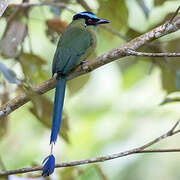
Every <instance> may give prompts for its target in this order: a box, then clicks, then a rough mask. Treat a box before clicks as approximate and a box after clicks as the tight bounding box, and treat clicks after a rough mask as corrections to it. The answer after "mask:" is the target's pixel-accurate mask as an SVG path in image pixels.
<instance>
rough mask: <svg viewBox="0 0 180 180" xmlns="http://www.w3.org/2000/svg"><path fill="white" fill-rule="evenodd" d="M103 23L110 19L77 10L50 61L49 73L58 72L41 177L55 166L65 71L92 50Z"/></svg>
mask: <svg viewBox="0 0 180 180" xmlns="http://www.w3.org/2000/svg"><path fill="white" fill-rule="evenodd" d="M105 23H110V21H109V20H106V19H100V18H98V17H97V16H96V15H95V14H93V13H92V12H80V13H77V14H75V15H74V16H73V20H72V22H71V23H70V24H69V25H68V27H67V28H66V30H65V31H64V33H63V34H62V35H61V37H60V39H59V42H58V45H57V49H56V52H55V55H54V59H53V64H52V74H53V75H54V74H55V73H56V74H57V76H56V91H55V98H54V107H53V120H52V128H51V138H50V144H51V154H50V155H49V156H48V157H46V158H45V160H44V163H45V164H44V167H43V173H42V175H43V176H44V177H45V176H49V175H50V174H52V173H53V172H54V168H55V157H54V156H53V152H52V151H53V145H55V142H56V140H57V136H58V132H59V129H60V125H61V118H62V110H63V103H64V95H65V88H66V80H67V75H68V73H69V72H70V71H71V70H72V69H73V68H74V67H75V66H76V65H78V64H79V63H81V62H82V61H83V60H86V58H87V57H88V56H90V55H91V54H92V53H93V51H94V49H95V47H96V26H98V25H100V24H105Z"/></svg>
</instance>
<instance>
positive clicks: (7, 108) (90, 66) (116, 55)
mask: <svg viewBox="0 0 180 180" xmlns="http://www.w3.org/2000/svg"><path fill="white" fill-rule="evenodd" d="M179 29H180V16H178V17H176V18H174V19H173V20H172V21H171V23H169V21H167V22H166V23H164V24H163V25H161V26H159V27H157V28H155V29H153V30H151V31H149V32H147V33H145V34H143V35H141V36H139V37H137V38H135V39H133V40H131V41H129V42H128V43H125V44H124V45H122V46H120V47H118V48H114V49H112V50H111V51H109V52H107V53H105V54H102V55H101V56H99V57H97V58H96V59H93V60H91V61H88V62H86V63H84V64H83V65H82V66H81V65H79V66H77V67H76V68H75V69H74V70H73V71H72V72H71V73H70V74H69V76H68V80H69V79H73V78H75V77H77V76H80V75H82V74H86V73H88V72H91V71H93V70H95V69H97V68H99V67H101V66H103V65H105V64H107V63H110V62H112V61H115V60H117V59H120V58H123V57H125V56H127V49H131V50H133V51H135V50H136V49H138V48H140V47H142V46H143V45H145V44H146V43H148V42H151V41H154V40H156V39H158V38H160V37H162V36H165V35H167V34H170V33H173V32H175V31H177V30H179ZM55 81H56V80H55V78H51V79H48V80H46V81H44V82H42V83H41V84H39V85H37V86H36V87H34V88H33V91H34V92H35V93H37V94H44V93H46V92H47V91H49V90H51V89H53V88H54V87H55V84H56V82H55ZM28 101H30V98H29V97H28V95H26V94H25V93H22V94H20V95H19V96H17V97H15V98H14V99H12V100H10V101H8V102H7V103H6V104H4V105H2V106H1V107H0V119H1V118H2V117H5V116H7V115H8V114H10V113H11V112H13V111H14V110H16V109H17V108H19V107H21V106H22V105H24V104H25V103H27V102H28Z"/></svg>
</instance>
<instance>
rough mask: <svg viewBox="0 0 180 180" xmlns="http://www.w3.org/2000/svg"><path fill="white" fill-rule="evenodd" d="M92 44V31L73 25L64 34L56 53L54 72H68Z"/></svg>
mask: <svg viewBox="0 0 180 180" xmlns="http://www.w3.org/2000/svg"><path fill="white" fill-rule="evenodd" d="M90 46H91V35H90V33H89V32H88V31H87V30H85V29H83V28H80V27H71V25H70V26H69V27H68V28H67V30H66V31H65V32H64V33H63V34H62V36H61V38H60V40H59V42H58V46H57V49H56V52H55V55H54V59H53V65H52V73H53V74H54V73H57V72H61V73H62V74H64V75H66V74H68V73H69V72H70V71H71V69H72V68H73V67H75V66H76V65H77V64H78V62H79V60H80V58H81V56H82V55H83V54H84V53H85V52H86V51H87V49H88V48H89V47H90Z"/></svg>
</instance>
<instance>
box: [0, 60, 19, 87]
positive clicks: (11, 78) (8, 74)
mask: <svg viewBox="0 0 180 180" xmlns="http://www.w3.org/2000/svg"><path fill="white" fill-rule="evenodd" d="M0 71H1V73H2V74H3V76H4V77H5V79H6V80H8V82H10V83H14V84H18V85H20V84H21V82H20V81H19V80H18V79H17V77H16V73H15V72H14V71H13V70H11V69H9V68H7V67H6V66H5V65H4V64H3V63H2V62H0Z"/></svg>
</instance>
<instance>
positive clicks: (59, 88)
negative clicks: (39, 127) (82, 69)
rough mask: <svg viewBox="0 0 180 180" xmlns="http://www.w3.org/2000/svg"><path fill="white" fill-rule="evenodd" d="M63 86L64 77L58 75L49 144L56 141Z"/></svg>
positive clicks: (64, 82) (62, 101) (63, 91)
mask: <svg viewBox="0 0 180 180" xmlns="http://www.w3.org/2000/svg"><path fill="white" fill-rule="evenodd" d="M65 88H66V77H65V76H61V75H58V76H57V80H56V92H55V98H54V108H53V121H52V128H51V139H50V144H51V143H52V142H53V143H55V142H56V140H57V136H58V132H59V129H60V126H61V119H62V110H63V104H64V94H65Z"/></svg>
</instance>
